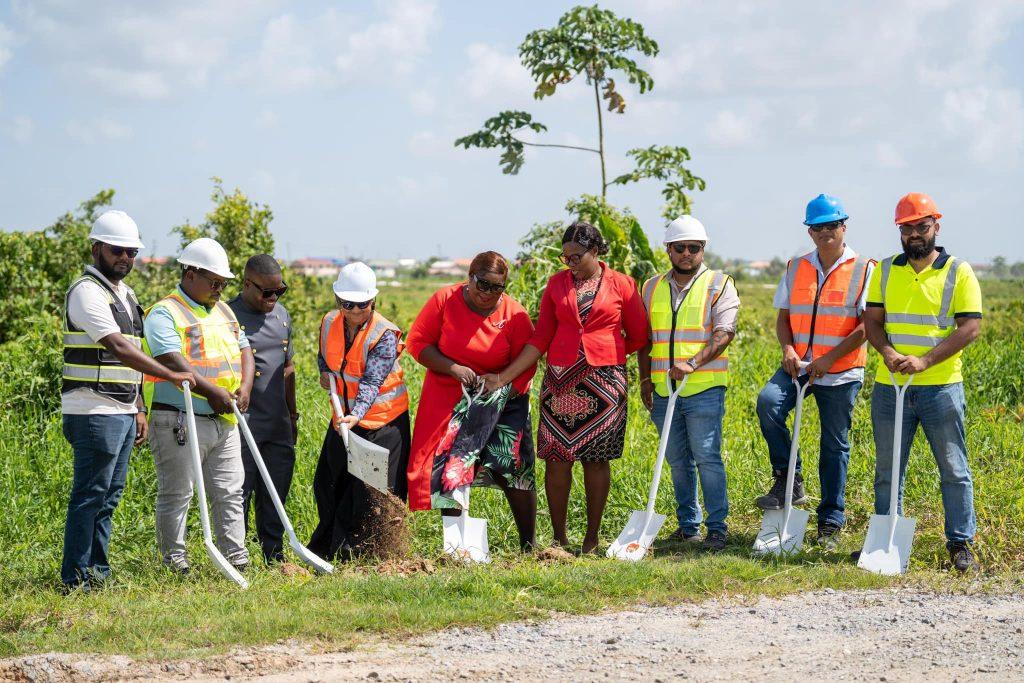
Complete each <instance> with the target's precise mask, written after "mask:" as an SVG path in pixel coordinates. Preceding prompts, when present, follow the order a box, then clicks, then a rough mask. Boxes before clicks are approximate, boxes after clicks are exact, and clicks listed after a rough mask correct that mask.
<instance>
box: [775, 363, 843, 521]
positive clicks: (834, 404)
mask: <svg viewBox="0 0 1024 683" xmlns="http://www.w3.org/2000/svg"><path fill="white" fill-rule="evenodd" d="M861 384H862V383H861V382H847V383H846V384H840V385H838V386H834V387H819V386H814V385H813V384H812V385H811V387H810V388H809V389H808V390H807V394H805V395H806V396H809V395H813V396H814V400H815V402H816V403H817V404H818V416H819V418H820V420H821V441H820V445H819V448H820V456H819V458H818V478H819V480H820V481H821V503H819V504H818V526H819V527H820V526H823V525H825V524H833V525H835V526H839V527H841V526H843V525H844V524H846V470H847V468H848V467H849V464H850V439H849V434H850V422H851V421H852V420H853V402H854V400H855V399H856V398H857V392H859V391H860V388H861ZM795 406H796V387H795V386H793V379H792V378H791V377H790V376H789V375H788V374H787V373H786V372H785V371H784V370H782V368H779V370H777V371H776V373H775V374H774V375H772V378H771V379H770V380H768V384H766V385H764V388H763V389H761V393H760V394H758V395H757V419H758V421H760V423H761V434H762V435H763V436H764V440H765V441H766V442H767V443H768V456H769V458H770V459H771V463H772V469H773V470H774V471H776V472H785V471H786V470H787V469H788V468H789V449H790V446H791V444H792V443H793V442H792V437H791V435H790V432H789V428H788V427H786V418H787V417H789V414H790V412H792V410H793V408H794V407H795ZM801 466H802V462H801V460H800V454H799V452H798V453H797V456H796V471H797V472H799V471H800V468H801Z"/></svg>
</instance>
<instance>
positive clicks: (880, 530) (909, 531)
mask: <svg viewBox="0 0 1024 683" xmlns="http://www.w3.org/2000/svg"><path fill="white" fill-rule="evenodd" d="M889 377H890V378H892V388H893V389H894V390H895V391H896V420H895V422H894V423H893V427H892V474H891V476H892V481H891V483H890V485H889V514H887V515H871V521H870V522H868V535H867V537H866V538H865V539H864V548H863V549H862V550H861V551H860V559H858V560H857V566H858V567H860V568H861V569H867V570H868V571H870V572H875V573H876V574H885V575H886V576H897V575H899V574H903V573H905V572H906V571H907V564H908V563H909V562H910V546H911V545H912V544H913V542H914V528H915V527H916V526H917V520H916V519H911V518H909V517H900V515H899V509H900V508H899V501H900V462H901V461H902V458H903V397H904V396H905V395H906V393H907V388H908V387H910V383H911V382H912V381H914V376H913V375H908V376H907V381H906V382H904V383H903V386H900V385H899V384H897V383H896V376H895V375H893V374H892V373H891V372H890V373H889Z"/></svg>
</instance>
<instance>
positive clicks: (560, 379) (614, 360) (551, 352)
mask: <svg viewBox="0 0 1024 683" xmlns="http://www.w3.org/2000/svg"><path fill="white" fill-rule="evenodd" d="M606 253H608V244H607V243H606V242H605V241H604V238H603V237H602V236H601V233H600V231H598V229H597V228H595V227H594V226H593V225H591V224H589V223H585V222H583V221H579V222H576V223H573V224H572V225H570V226H569V227H568V228H567V229H566V231H565V234H563V235H562V254H561V259H562V262H563V263H565V264H566V265H567V266H568V269H566V270H563V271H561V272H559V273H556V274H555V275H552V276H551V279H550V280H548V284H547V287H546V288H545V289H544V296H543V298H542V299H541V303H540V316H539V317H538V319H537V328H536V330H535V331H534V334H533V336H532V337H531V338H530V341H529V342H528V343H527V345H526V346H525V347H524V348H523V350H522V352H521V353H520V354H519V356H518V357H517V358H516V359H515V360H514V361H512V363H511V365H509V366H508V367H507V368H505V369H504V370H503V371H502V372H500V373H499V374H497V375H488V376H486V377H484V380H485V382H486V383H487V388H488V390H494V389H496V388H498V387H501V386H504V385H505V384H508V383H509V381H511V379H512V378H515V377H517V376H519V374H520V373H521V372H522V371H523V370H525V369H526V368H529V367H531V366H532V365H533V364H534V363H536V362H537V360H538V359H539V358H540V357H541V356H542V355H544V353H547V354H548V369H547V372H546V373H545V375H544V382H543V384H542V386H541V402H540V415H541V417H540V429H539V430H538V432H537V457H539V458H541V459H543V460H544V461H545V462H546V464H547V466H546V467H545V470H544V489H545V491H546V493H547V497H548V506H549V507H550V512H551V526H552V527H553V531H554V537H555V543H556V544H558V545H561V546H563V547H564V546H567V545H568V544H569V538H568V536H566V530H565V521H566V514H567V511H568V507H569V489H570V487H571V485H572V465H573V463H574V462H576V461H579V462H581V463H583V484H584V488H585V490H586V497H587V534H586V536H585V537H584V539H583V548H582V550H583V552H584V553H589V552H595V551H596V550H597V544H598V536H597V534H598V530H599V529H600V527H601V517H602V515H603V514H604V506H605V503H606V502H607V500H608V489H609V487H610V485H611V467H610V465H609V462H610V461H611V460H613V459H615V458H618V457H621V456H622V450H623V445H624V441H625V436H626V396H627V390H628V385H627V382H626V356H628V355H629V354H631V353H633V352H635V351H637V350H639V349H641V348H643V347H644V346H645V345H646V344H647V338H648V325H647V313H646V311H645V310H644V305H643V301H642V300H641V298H640V292H639V291H638V290H637V286H636V283H635V282H634V281H633V278H631V277H629V276H628V275H624V274H622V273H619V272H616V271H614V270H612V269H611V268H609V267H608V266H607V265H606V264H605V263H604V262H603V261H600V260H599V259H598V256H599V255H601V254H606Z"/></svg>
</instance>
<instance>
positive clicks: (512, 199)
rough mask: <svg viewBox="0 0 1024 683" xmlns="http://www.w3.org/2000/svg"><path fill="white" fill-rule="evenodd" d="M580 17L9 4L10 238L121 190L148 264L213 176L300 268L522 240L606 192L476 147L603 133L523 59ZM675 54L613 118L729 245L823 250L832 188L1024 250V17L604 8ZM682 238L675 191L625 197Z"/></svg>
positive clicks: (406, 7) (742, 251)
mask: <svg viewBox="0 0 1024 683" xmlns="http://www.w3.org/2000/svg"><path fill="white" fill-rule="evenodd" d="M571 6H572V4H571V3H564V2H553V1H547V2H541V1H528V0H523V1H520V2H518V3H489V2H469V1H465V2H461V1H455V0H451V1H442V0H377V1H376V2H358V3H357V2H344V3H342V2H339V3H321V2H312V1H307V2H301V3H299V2H292V3H287V2H278V1H276V0H225V1H221V0H201V1H197V2H193V1H192V0H182V1H179V2H156V1H154V2H145V3H139V2H136V3H130V2H108V1H104V0H95V1H93V2H89V3H82V2H75V1H74V0H47V1H41V2H27V1H24V0H13V1H11V0H0V228H2V229H6V230H31V229H40V228H43V227H45V226H47V225H49V224H50V223H51V222H52V221H53V220H54V219H55V218H56V217H57V216H59V215H61V214H63V213H64V212H65V211H67V210H70V209H73V208H74V207H76V206H77V205H78V204H79V203H80V202H81V201H83V200H85V199H87V198H89V197H91V196H92V195H93V194H95V193H96V192H97V191H98V190H100V189H103V188H108V187H110V188H114V189H115V190H116V192H117V194H116V197H115V205H116V206H117V207H118V208H122V209H124V210H126V211H128V212H129V213H130V214H131V215H132V216H133V217H134V218H135V219H136V221H137V222H138V224H139V226H140V229H141V231H142V234H143V239H144V241H145V242H146V246H147V248H148V251H149V253H151V254H168V253H172V252H173V251H174V250H175V248H176V246H177V240H176V239H175V238H174V237H172V236H170V235H169V231H170V229H171V228H172V227H173V226H175V225H178V224H180V223H182V222H184V221H185V220H190V221H192V222H198V221H201V220H202V218H203V216H204V215H205V213H206V212H207V211H208V210H209V209H210V208H211V204H210V199H209V195H210V191H211V188H212V185H211V182H210V178H211V176H219V177H221V178H223V179H224V184H225V186H226V187H227V188H228V189H231V188H234V187H238V188H241V190H242V191H243V192H245V193H246V194H247V195H248V196H249V197H250V198H251V199H253V200H254V201H258V202H260V203H266V204H268V205H269V206H270V207H271V208H272V209H273V211H274V222H273V226H272V227H273V232H274V235H275V238H276V241H277V253H278V256H279V257H283V258H287V259H295V258H299V257H302V256H329V257H361V258H367V259H373V258H394V257H399V256H413V257H420V258H422V257H426V256H430V255H443V256H449V257H453V258H454V257H465V256H472V255H473V254H475V253H476V252H478V251H481V250H484V249H496V250H498V251H501V252H504V253H506V254H507V255H512V254H514V253H515V248H516V242H517V240H518V239H519V238H520V237H521V236H523V235H524V234H525V233H526V232H527V231H528V230H529V228H530V226H531V225H533V224H534V223H535V222H546V221H553V220H566V219H567V218H568V216H567V214H566V213H565V210H564V207H565V203H566V201H567V200H568V199H570V198H572V197H576V196H578V195H580V194H581V193H584V192H586V193H597V192H599V190H600V174H599V169H598V165H597V161H596V158H595V157H594V156H593V155H590V154H587V153H582V152H574V151H568V150H559V149H531V150H529V151H528V154H527V160H526V164H525V165H524V167H523V169H522V171H521V172H520V174H519V175H517V176H506V175H503V174H502V173H501V171H500V168H499V166H498V152H497V151H496V150H469V151H466V150H462V149H456V148H455V147H454V146H453V142H454V140H455V139H456V138H457V137H459V136H462V135H465V134H467V133H470V132H472V131H475V130H477V129H478V128H479V127H480V125H481V124H482V122H483V121H484V120H485V119H486V118H488V117H489V116H491V115H493V114H495V113H497V112H498V111H501V110H505V109H524V110H527V111H529V112H531V113H532V114H533V115H534V118H535V119H537V120H539V121H541V122H543V123H544V124H546V125H547V126H548V129H549V130H548V132H547V133H545V134H542V135H538V136H535V137H533V138H531V139H535V140H536V141H538V142H549V143H559V144H577V145H580V144H582V145H587V146H589V145H592V144H594V143H595V140H596V118H595V111H594V103H593V99H592V91H590V90H588V89H587V86H586V85H585V83H573V84H570V85H569V86H567V87H565V88H564V89H563V90H560V91H559V92H558V93H557V94H556V96H555V97H552V98H547V99H544V100H542V101H537V100H534V99H533V97H532V90H533V87H532V84H531V81H530V78H529V74H528V72H527V71H526V70H525V69H524V68H523V67H522V65H521V64H520V63H519V60H518V57H517V47H518V45H519V43H520V41H521V40H522V38H523V37H524V36H525V35H526V34H527V33H528V32H529V31H531V30H533V29H537V28H543V27H551V26H554V25H555V24H556V23H557V21H558V18H559V16H560V15H561V14H562V13H563V12H565V11H566V10H567V9H569V8H570V7H571ZM602 6H603V7H606V8H608V9H612V10H614V11H615V12H616V13H618V14H619V15H620V16H628V17H630V18H632V19H634V20H636V21H639V22H640V23H642V24H643V25H644V26H645V27H646V30H647V32H648V34H649V35H650V36H651V37H653V38H654V39H655V40H656V41H657V42H658V44H659V46H660V53H659V54H658V56H657V57H655V58H653V59H647V58H640V60H639V61H640V63H641V65H642V66H643V67H644V68H645V69H647V70H648V71H649V72H650V73H651V75H652V76H653V78H654V82H655V86H654V89H653V90H652V91H651V92H649V93H646V94H644V95H640V94H638V93H636V92H635V91H633V90H630V89H629V88H625V89H624V92H625V94H626V100H627V108H626V112H625V113H624V114H621V115H618V114H608V115H606V116H605V131H606V145H607V148H608V166H609V175H610V176H614V175H618V174H620V173H623V172H626V171H627V170H629V163H628V159H627V158H626V157H625V152H626V150H628V149H631V148H634V147H646V146H648V145H652V144H659V145H682V146H685V147H687V148H688V149H689V150H690V152H691V154H692V161H691V165H690V168H691V170H692V171H693V172H694V173H696V174H697V175H699V176H701V177H703V178H704V179H705V180H706V181H707V189H706V190H705V191H704V192H698V193H696V194H695V196H694V206H693V214H694V215H695V216H696V217H697V218H699V219H700V220H701V221H702V222H704V224H705V225H706V226H707V228H708V231H709V234H710V238H711V244H710V247H709V248H710V249H711V250H712V251H714V252H716V253H718V254H720V255H723V256H727V257H737V258H747V259H768V258H771V257H772V256H782V257H787V256H790V255H793V254H796V253H802V252H803V251H806V250H807V249H808V248H810V246H811V245H810V242H809V239H808V238H807V235H806V231H805V228H804V227H803V226H802V225H801V222H802V220H803V217H804V216H803V212H804V207H805V205H806V203H807V202H808V201H809V200H810V199H812V198H813V197H814V196H816V195H817V194H818V193H820V192H825V193H829V194H834V195H837V196H839V197H840V198H841V199H842V200H843V201H844V202H845V205H846V208H847V211H848V213H849V214H850V220H849V223H848V232H847V242H848V243H849V244H850V246H852V247H853V248H854V249H856V250H857V251H859V252H861V253H864V254H868V255H871V256H876V257H879V256H885V255H888V254H890V253H893V252H895V251H897V250H898V248H899V243H898V236H897V231H896V230H895V228H894V225H893V211H894V208H895V205H896V202H897V200H898V199H899V197H900V196H901V195H903V194H904V193H906V192H910V191H919V192H927V193H929V194H930V195H931V196H932V197H933V198H934V199H935V201H936V203H937V204H938V206H939V209H940V210H941V211H942V212H943V213H944V218H943V220H942V221H941V223H942V226H943V229H942V239H941V240H940V243H942V244H944V245H945V246H946V247H947V248H948V249H949V250H950V251H951V252H953V253H955V254H957V255H960V256H962V257H965V258H967V259H969V260H971V261H975V262H979V261H980V262H984V261H988V260H990V259H991V258H993V257H995V256H999V255H1002V256H1004V257H1005V258H1007V259H1008V260H1009V261H1011V262H1012V261H1020V260H1024V239H1022V238H1021V237H1020V234H1019V232H1020V229H1021V222H1020V219H1019V216H1020V215H1021V213H1022V211H1021V209H1020V207H1019V205H1018V203H1017V202H1018V201H1020V198H1021V196H1022V185H1024V182H1022V181H1024V99H1022V92H1024V2H1022V1H1021V0H1008V1H1000V0H992V1H986V2H957V1H954V0H885V1H884V2H883V1H881V0H879V1H875V0H866V1H862V2H829V3H821V2H786V1H779V2H769V1H752V2H742V1H741V2H729V3H710V2H689V1H673V0H634V1H633V2H609V3H604V4H603V5H602ZM608 199H609V200H610V201H611V202H612V203H614V204H616V205H617V206H620V207H628V208H629V209H630V210H631V211H632V212H633V213H634V214H635V215H636V216H637V217H638V218H639V219H640V222H641V224H642V225H643V226H644V229H645V230H646V232H647V234H648V235H649V236H650V237H651V238H652V241H660V235H661V231H662V230H663V227H664V223H665V221H664V219H662V218H661V217H660V212H661V203H662V202H661V197H660V186H659V185H658V184H657V183H653V182H648V183H644V184H642V185H633V186H629V187H613V188H611V189H610V190H609V195H608Z"/></svg>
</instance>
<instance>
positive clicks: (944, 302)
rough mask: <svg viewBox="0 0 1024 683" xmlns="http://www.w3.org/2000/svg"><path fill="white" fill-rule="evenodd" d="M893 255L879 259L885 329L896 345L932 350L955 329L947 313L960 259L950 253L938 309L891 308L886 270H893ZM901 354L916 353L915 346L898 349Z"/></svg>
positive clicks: (888, 271)
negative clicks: (880, 260)
mask: <svg viewBox="0 0 1024 683" xmlns="http://www.w3.org/2000/svg"><path fill="white" fill-rule="evenodd" d="M892 261H893V257H892V256H890V257H889V258H887V259H885V260H883V261H882V263H881V265H880V267H881V269H882V275H881V289H882V303H883V305H884V306H885V332H886V334H887V335H888V337H889V341H890V342H891V343H892V344H893V346H896V345H897V344H901V345H904V346H916V347H921V348H927V349H932V348H935V347H936V346H938V345H939V344H941V343H942V341H943V340H944V339H946V337H948V336H949V335H951V334H952V333H953V330H954V329H956V321H955V320H954V318H953V316H951V315H950V314H949V311H950V308H952V306H953V293H954V291H955V290H956V272H957V269H959V268H960V264H962V263H963V261H961V260H960V259H958V258H956V257H953V256H951V257H950V258H949V265H948V266H947V268H948V270H947V271H946V279H945V280H944V281H943V283H942V298H941V300H940V302H939V309H938V310H937V311H906V310H902V311H901V310H894V311H890V310H889V309H890V306H892V299H891V298H890V297H889V296H888V286H889V273H890V271H891V270H892ZM907 305H909V302H905V303H904V305H903V306H892V307H893V308H903V307H906V306H907ZM897 350H898V351H900V353H913V354H916V350H915V349H897Z"/></svg>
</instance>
